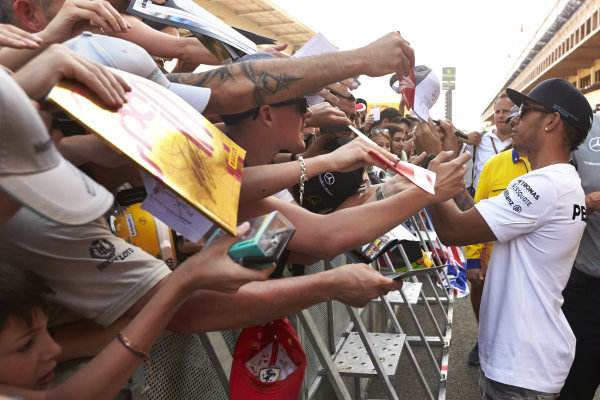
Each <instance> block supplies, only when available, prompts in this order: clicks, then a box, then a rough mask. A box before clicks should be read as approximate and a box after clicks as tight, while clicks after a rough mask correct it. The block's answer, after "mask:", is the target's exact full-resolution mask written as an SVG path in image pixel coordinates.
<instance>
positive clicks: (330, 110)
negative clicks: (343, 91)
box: [306, 102, 351, 128]
mask: <svg viewBox="0 0 600 400" xmlns="http://www.w3.org/2000/svg"><path fill="white" fill-rule="evenodd" d="M310 111H312V114H311V115H310V116H308V117H307V118H306V126H314V127H316V128H324V127H331V126H341V125H344V126H348V125H350V124H351V122H350V120H349V119H348V118H346V114H345V113H344V112H343V111H341V110H340V109H339V108H337V107H334V106H332V105H331V104H329V103H326V102H323V103H319V104H315V105H314V106H311V107H310Z"/></svg>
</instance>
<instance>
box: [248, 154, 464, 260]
mask: <svg viewBox="0 0 600 400" xmlns="http://www.w3.org/2000/svg"><path fill="white" fill-rule="evenodd" d="M450 156H451V155H450V153H446V152H443V153H442V154H440V156H438V158H437V160H438V161H443V160H444V159H446V158H448V157H450ZM468 159H469V155H468V154H466V155H465V154H463V155H461V156H459V157H458V158H457V159H455V160H453V161H451V162H448V163H445V164H444V165H443V166H442V167H441V168H438V172H437V180H436V187H435V191H436V195H435V196H432V195H430V194H428V193H426V192H424V191H422V190H421V189H419V188H417V187H414V186H413V187H412V188H410V189H408V190H405V191H403V192H401V193H398V194H396V195H393V196H391V197H389V198H386V199H384V200H381V201H376V202H371V203H367V204H364V205H361V206H357V207H351V208H347V209H343V210H339V211H336V212H334V213H331V214H327V215H319V214H314V213H311V212H309V211H307V210H305V209H303V208H302V207H299V206H297V205H295V204H291V203H286V202H284V201H281V200H278V199H275V198H272V197H271V198H267V199H263V200H260V201H258V202H255V203H253V204H247V205H245V206H242V207H241V208H240V219H241V220H244V219H247V218H252V217H255V216H258V215H263V214H266V213H268V212H271V211H273V210H279V211H280V212H282V213H283V214H284V215H285V216H286V218H288V219H289V220H290V221H291V222H292V224H293V225H294V226H295V227H296V233H295V234H294V236H293V237H292V240H291V242H290V244H289V248H290V249H291V250H295V251H299V252H301V253H306V254H314V255H316V256H319V257H321V258H324V259H331V258H333V257H335V256H336V255H338V254H340V253H343V252H345V251H348V250H350V249H353V248H355V247H358V246H360V245H362V244H364V243H367V242H369V241H371V240H373V239H375V238H377V237H379V236H381V235H382V234H384V233H386V232H388V231H390V230H391V229H392V228H394V227H396V226H397V225H399V224H400V223H402V222H403V221H404V220H405V219H407V218H408V217H410V216H411V215H413V214H415V213H416V212H417V211H419V210H420V209H422V208H423V207H425V206H427V205H429V204H431V203H434V202H440V201H444V200H446V199H449V198H451V197H452V196H453V195H454V194H456V193H457V192H458V190H459V189H460V184H461V182H462V179H463V177H464V174H465V171H466V167H465V166H464V165H463V163H465V162H466V161H467V160H468ZM352 227H356V229H351V228H352ZM324 244H326V245H324Z"/></svg>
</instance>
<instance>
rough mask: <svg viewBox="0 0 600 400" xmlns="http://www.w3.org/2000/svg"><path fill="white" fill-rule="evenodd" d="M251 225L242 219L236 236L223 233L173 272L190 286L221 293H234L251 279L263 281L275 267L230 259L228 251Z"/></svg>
mask: <svg viewBox="0 0 600 400" xmlns="http://www.w3.org/2000/svg"><path fill="white" fill-rule="evenodd" d="M249 229H250V224H248V223H247V222H244V223H243V224H242V225H240V226H239V227H238V229H237V235H236V236H229V235H228V236H226V237H224V238H221V239H219V240H217V241H215V242H213V243H211V244H209V245H208V246H205V248H204V249H203V250H202V251H201V252H200V253H197V254H195V255H194V256H192V257H190V258H188V259H187V260H185V261H184V262H183V263H182V264H181V265H180V266H179V267H177V268H176V269H175V272H174V273H173V275H174V276H175V275H177V277H181V278H183V279H185V282H186V284H187V286H188V288H190V289H191V290H196V289H210V290H216V291H219V292H224V293H235V292H237V291H238V289H239V288H240V287H242V286H243V285H245V284H246V283H248V282H252V281H264V280H265V279H267V278H268V277H269V275H270V274H271V272H273V270H274V269H275V266H273V267H272V268H267V269H264V270H257V269H252V268H246V267H243V266H241V265H239V264H236V263H234V262H233V260H232V259H231V257H229V254H227V251H228V250H229V248H230V247H231V246H232V245H233V243H235V241H236V240H237V239H239V238H240V237H242V236H243V235H244V234H245V233H246V232H248V230H249Z"/></svg>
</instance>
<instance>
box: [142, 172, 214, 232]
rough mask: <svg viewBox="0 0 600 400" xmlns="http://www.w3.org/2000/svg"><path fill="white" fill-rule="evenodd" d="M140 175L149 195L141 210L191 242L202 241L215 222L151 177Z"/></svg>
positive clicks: (143, 173)
mask: <svg viewBox="0 0 600 400" xmlns="http://www.w3.org/2000/svg"><path fill="white" fill-rule="evenodd" d="M140 174H141V175H142V180H143V182H144V187H145V188H146V192H147V193H148V197H146V199H145V200H144V201H143V202H142V205H141V208H142V209H143V210H146V211H148V212H149V213H150V214H152V215H153V216H154V217H156V218H158V219H160V220H161V221H163V222H164V223H165V224H167V225H168V226H169V227H170V228H171V229H173V230H175V231H177V232H178V233H179V234H181V235H183V236H185V237H186V238H188V239H189V240H190V241H192V242H194V243H196V242H198V241H199V240H200V239H202V237H203V236H204V235H205V234H206V232H208V230H209V229H210V228H211V226H213V222H212V221H211V220H210V219H208V218H206V217H205V216H204V215H203V214H202V213H201V212H200V211H198V210H196V209H195V208H194V207H192V206H190V205H189V204H188V203H186V202H185V201H184V200H183V199H182V198H180V197H179V196H178V195H176V194H175V193H174V192H173V191H171V190H170V189H168V188H167V187H166V186H165V185H163V184H162V183H160V182H158V181H157V180H156V179H154V178H153V177H151V176H150V175H148V174H146V173H145V172H143V171H140Z"/></svg>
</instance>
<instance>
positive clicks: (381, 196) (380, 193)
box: [375, 186, 385, 200]
mask: <svg viewBox="0 0 600 400" xmlns="http://www.w3.org/2000/svg"><path fill="white" fill-rule="evenodd" d="M375 198H376V199H377V200H383V199H385V193H384V192H383V187H382V186H379V187H378V188H377V190H376V191H375Z"/></svg>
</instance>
